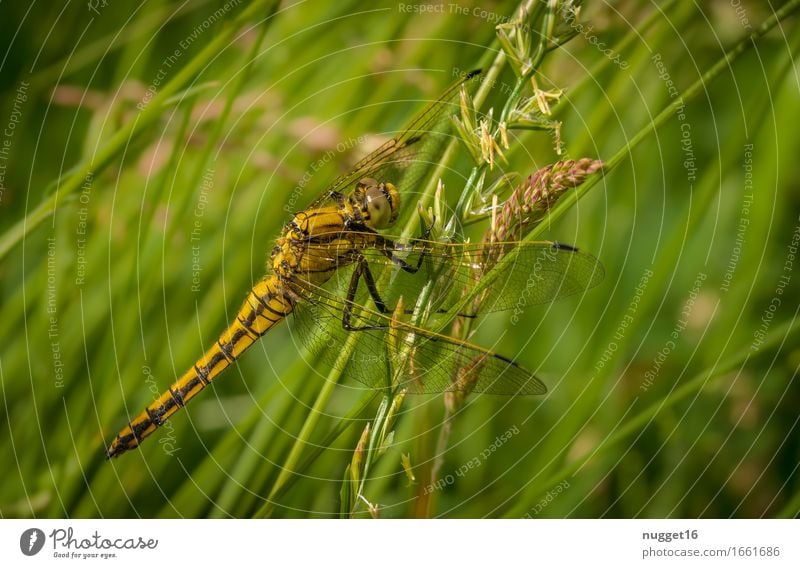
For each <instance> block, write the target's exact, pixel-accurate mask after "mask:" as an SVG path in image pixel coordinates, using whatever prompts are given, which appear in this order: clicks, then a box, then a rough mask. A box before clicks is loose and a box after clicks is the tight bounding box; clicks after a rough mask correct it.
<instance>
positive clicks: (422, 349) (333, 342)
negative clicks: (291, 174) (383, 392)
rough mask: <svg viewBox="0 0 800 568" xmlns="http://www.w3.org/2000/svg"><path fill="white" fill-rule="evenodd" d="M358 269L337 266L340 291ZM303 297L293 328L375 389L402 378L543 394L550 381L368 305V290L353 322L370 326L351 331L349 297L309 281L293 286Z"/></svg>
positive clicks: (424, 387)
mask: <svg viewBox="0 0 800 568" xmlns="http://www.w3.org/2000/svg"><path fill="white" fill-rule="evenodd" d="M348 272H350V270H346V269H345V270H339V271H337V280H338V282H337V283H336V284H335V285H334V288H342V287H346V285H347V284H348V282H347V281H348V280H349V278H348V277H347V276H346V273H348ZM292 288H293V289H294V291H295V292H296V293H297V294H298V295H301V296H302V298H303V301H301V302H299V303H298V304H297V306H296V308H295V312H294V314H293V316H292V326H293V328H294V329H295V330H296V332H297V334H298V336H299V337H300V338H301V340H302V342H303V343H305V344H306V345H309V347H310V348H311V349H312V350H313V351H315V352H320V353H321V354H322V357H323V359H324V360H325V361H326V362H327V363H328V364H329V365H331V366H334V367H338V368H340V369H341V370H342V371H343V372H344V373H345V375H347V376H350V377H352V378H353V379H355V380H357V381H358V382H360V383H362V384H364V385H366V386H367V387H369V388H371V389H374V388H381V387H383V386H385V385H386V384H387V378H388V377H392V376H400V377H402V378H403V379H402V382H401V383H400V386H401V387H403V388H406V389H408V392H409V393H412V394H423V393H440V392H445V391H466V392H473V391H474V392H482V393H487V394H497V395H539V394H544V393H545V392H546V391H547V388H546V387H545V385H544V383H542V381H540V380H539V379H538V378H536V377H535V376H533V375H532V374H531V373H530V372H529V371H527V370H525V369H523V368H522V367H520V366H519V365H517V364H516V363H515V362H514V361H512V360H510V359H507V358H505V357H502V356H500V355H498V354H496V353H492V352H491V351H488V350H486V349H483V348H481V347H477V346H475V345H471V344H469V343H467V342H462V341H458V340H455V339H453V338H451V337H447V336H444V335H439V334H436V333H433V332H431V331H428V330H424V329H421V328H419V327H416V326H413V325H411V324H408V323H405V322H399V321H393V320H392V318H391V317H390V316H386V315H383V314H381V313H378V312H377V311H375V310H374V309H369V308H366V307H364V305H363V304H362V303H363V302H364V294H363V293H362V294H360V296H359V300H358V301H357V302H354V305H353V316H352V319H351V322H350V324H351V325H352V326H354V327H369V328H371V329H366V330H362V331H350V330H346V329H344V327H343V326H342V317H343V312H344V309H345V300H344V299H342V296H340V293H342V292H340V291H334V292H331V291H329V290H327V288H328V286H327V285H326V289H323V288H320V287H317V286H314V285H313V284H310V283H308V282H306V281H303V280H299V279H298V280H296V281H295V282H294V283H293V284H292ZM348 341H353V342H354V346H353V348H352V352H351V354H350V355H349V357H347V358H346V359H343V358H342V353H343V349H344V346H345V345H347V343H348Z"/></svg>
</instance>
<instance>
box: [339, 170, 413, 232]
mask: <svg viewBox="0 0 800 568" xmlns="http://www.w3.org/2000/svg"><path fill="white" fill-rule="evenodd" d="M349 201H350V203H351V205H352V206H353V207H354V208H357V209H358V210H359V212H360V214H361V215H360V216H361V217H362V218H363V222H364V224H365V225H366V226H368V227H369V228H371V229H385V228H387V227H389V226H391V225H392V224H393V223H394V222H395V221H397V217H398V215H399V214H400V194H399V193H397V188H396V187H395V186H394V184H391V183H388V182H387V183H384V182H378V180H375V179H372V178H364V179H362V180H361V181H359V182H358V183H357V184H356V187H355V189H354V190H353V193H352V194H351V195H350V200H349Z"/></svg>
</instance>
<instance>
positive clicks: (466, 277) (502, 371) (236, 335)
mask: <svg viewBox="0 0 800 568" xmlns="http://www.w3.org/2000/svg"><path fill="white" fill-rule="evenodd" d="M478 75H479V72H473V73H471V74H469V75H467V76H466V77H465V78H464V79H462V80H461V81H459V82H457V83H456V84H455V85H453V86H451V87H450V88H449V89H448V90H447V91H446V92H445V94H444V95H443V96H442V97H441V98H439V99H438V100H437V101H435V102H434V103H432V104H431V105H429V106H428V107H427V108H426V109H424V110H423V111H422V112H421V113H420V114H419V115H417V117H416V118H415V119H414V120H413V121H412V122H411V123H410V124H409V125H408V127H407V128H406V129H405V130H404V131H402V132H401V133H400V134H398V135H397V136H395V137H394V138H392V139H391V140H389V141H388V142H386V143H385V144H383V145H382V146H380V147H379V148H378V149H376V150H375V151H373V152H372V153H371V154H369V155H368V156H367V157H365V158H364V159H362V160H361V161H359V162H358V163H357V164H356V165H355V167H354V168H353V169H351V170H350V171H349V172H348V173H346V174H344V175H342V176H341V177H339V178H338V179H337V180H335V181H334V182H333V183H332V184H331V185H330V186H328V187H327V188H326V190H325V191H324V193H323V194H322V196H321V197H320V198H319V199H317V200H316V201H314V202H313V203H312V204H311V205H310V206H308V207H307V208H306V209H304V210H303V211H300V212H299V213H296V214H295V215H294V216H293V217H292V219H291V220H290V221H289V223H288V224H287V225H286V226H285V227H284V229H283V231H282V233H281V235H280V237H279V238H278V239H277V241H276V244H275V246H274V248H273V249H272V252H271V255H270V258H269V261H268V263H267V274H266V275H265V276H264V277H263V278H262V279H261V280H260V281H259V282H258V283H256V284H255V286H253V287H252V289H251V290H250V291H249V293H248V295H247V298H246V299H245V301H244V304H243V305H242V307H241V308H240V309H239V311H238V313H237V314H236V317H235V318H234V319H233V321H232V322H231V324H230V325H229V326H228V328H227V329H226V330H225V331H223V332H222V334H221V335H220V336H219V338H218V339H217V341H216V342H215V343H214V344H213V345H212V346H211V348H210V349H209V350H208V351H207V352H206V353H205V354H204V355H203V356H202V357H200V359H198V360H197V361H196V362H195V363H194V365H192V366H191V367H190V368H189V369H188V371H186V373H184V374H183V375H182V376H181V377H180V378H178V380H177V381H175V383H174V384H172V385H171V386H170V387H169V388H168V389H167V390H166V391H165V392H164V393H163V394H162V395H161V396H159V397H158V398H157V399H156V400H155V401H154V402H153V403H152V404H150V405H149V406H147V407H146V408H145V409H144V410H143V411H142V412H141V413H140V414H139V415H138V416H136V417H134V418H133V419H132V420H131V421H130V422H129V423H128V425H127V426H125V427H124V428H123V429H122V431H121V432H120V433H119V434H118V435H117V436H116V437H115V438H114V440H113V441H112V443H111V445H110V446H109V448H108V450H107V455H108V457H114V456H118V455H120V454H121V453H123V452H125V451H127V450H130V449H133V448H136V447H137V446H139V444H140V443H141V442H142V441H143V440H144V439H145V438H147V437H148V436H150V435H152V434H153V433H154V432H155V431H156V430H157V429H158V428H159V427H160V426H161V425H162V424H164V422H165V421H166V420H167V419H169V418H170V417H171V416H172V415H173V414H174V413H175V412H177V411H178V410H179V409H181V408H183V407H184V406H186V404H187V403H188V402H189V401H190V400H191V399H193V398H194V397H195V396H196V395H197V394H199V393H200V391H202V390H203V389H204V388H205V387H207V386H208V385H209V384H210V383H211V382H212V381H213V380H214V379H215V378H216V377H218V376H219V375H220V374H221V373H222V372H223V371H224V370H225V369H226V368H227V367H229V366H230V365H231V364H232V363H233V362H235V361H236V360H237V359H238V358H239V357H240V356H241V355H242V353H244V351H245V350H246V349H247V348H249V347H250V346H251V345H253V343H254V342H255V341H256V340H257V339H259V338H260V337H261V336H263V335H264V334H266V333H267V332H268V331H269V330H270V329H272V328H273V327H275V326H276V325H278V324H279V323H280V322H282V321H283V320H284V319H287V317H288V316H290V315H292V319H294V320H295V321H294V324H295V325H296V327H297V330H298V334H299V335H300V336H301V337H303V338H304V340H305V341H307V342H308V343H310V344H311V345H312V346H317V347H320V346H327V348H325V349H322V352H323V354H324V355H325V356H327V357H328V358H329V359H330V361H331V362H332V363H333V364H343V365H346V372H347V374H348V375H350V376H352V377H354V378H355V379H357V380H358V381H360V382H361V383H363V384H365V385H367V386H368V387H369V388H378V387H380V385H381V381H382V380H384V379H382V377H385V374H386V373H385V370H384V369H385V367H386V366H387V365H392V364H398V363H399V364H401V365H402V366H403V371H404V373H405V375H406V376H407V378H406V379H405V380H404V381H403V382H402V383H401V386H402V387H403V388H406V389H407V390H408V391H409V392H412V393H414V392H418V393H436V392H443V391H447V390H453V389H459V388H461V387H460V386H459V385H460V384H461V383H460V381H458V380H457V379H456V377H457V376H459V374H461V376H463V373H464V370H465V369H466V370H468V371H471V372H473V373H474V374H475V375H476V379H475V380H473V381H472V384H471V385H470V387H469V388H470V391H474V392H483V393H489V394H505V395H518V394H521V395H536V394H543V393H544V392H546V390H547V389H546V387H545V385H544V384H543V383H542V381H540V380H539V379H538V378H537V377H535V376H534V375H533V374H531V373H530V372H528V371H526V370H525V369H524V368H522V367H521V366H519V365H518V364H517V363H516V362H515V361H514V360H513V359H510V358H507V357H504V356H502V355H499V354H497V353H494V352H492V351H489V350H487V349H484V348H482V347H479V346H476V345H472V344H470V343H468V342H466V341H462V340H460V339H456V338H453V337H449V336H447V335H443V334H440V333H436V332H434V331H431V330H429V329H424V328H421V327H417V326H416V325H414V324H413V323H410V322H404V321H400V322H398V321H397V319H396V318H395V317H393V310H394V307H395V306H396V305H397V303H398V302H400V301H401V298H402V301H405V303H406V304H405V305H413V304H411V303H410V301H413V300H414V299H415V298H416V297H417V296H419V294H420V291H421V290H422V289H423V288H426V289H427V294H428V296H429V298H428V299H429V300H430V301H431V302H434V303H435V304H436V305H437V306H438V309H439V310H445V309H447V307H448V306H449V305H453V304H454V303H455V302H456V301H457V299H458V298H459V297H460V295H461V294H462V293H463V291H464V290H468V289H470V287H472V286H474V285H476V284H477V282H478V281H480V279H481V278H482V276H483V275H484V274H485V272H486V271H487V270H488V268H489V267H488V265H487V263H486V262H484V260H483V259H484V258H485V257H484V252H485V250H484V249H485V247H484V245H482V244H478V243H475V244H473V243H452V242H449V243H448V242H440V241H435V240H429V239H412V240H410V241H408V240H407V241H406V242H403V240H402V239H399V238H396V237H392V236H388V235H386V234H384V233H381V232H379V231H384V230H386V229H388V228H390V227H391V226H392V225H393V224H394V223H395V222H396V221H397V219H398V216H399V215H400V211H401V194H407V193H410V192H411V191H412V190H413V189H414V187H415V186H416V185H417V184H418V183H419V181H420V179H421V178H422V176H423V175H424V174H425V173H426V171H427V169H428V168H429V166H430V164H432V163H435V162H436V161H437V160H438V158H439V157H440V155H441V152H442V150H443V147H444V146H445V145H446V142H447V140H448V137H447V135H446V129H447V126H448V125H449V116H450V115H451V114H453V113H454V112H455V109H456V108H457V103H456V101H455V99H456V98H457V94H458V92H459V90H460V89H461V87H462V85H464V84H465V83H466V82H467V81H469V80H471V79H473V78H474V77H476V76H478ZM492 247H493V251H494V252H493V254H495V255H496V254H497V251H498V250H501V251H503V252H504V253H505V252H507V253H509V254H515V255H516V257H515V260H514V262H513V263H512V265H511V268H510V269H508V270H507V271H506V273H505V274H503V275H501V276H500V277H498V278H497V279H496V280H495V281H494V282H493V283H492V286H491V287H490V288H489V289H488V290H486V291H485V293H484V297H483V298H482V302H481V306H482V307H481V311H494V310H504V309H511V308H513V307H514V306H515V305H518V304H519V302H520V298H524V302H525V304H526V305H533V304H541V303H546V302H550V301H552V300H554V299H556V298H559V297H563V296H567V295H570V294H575V293H578V292H581V291H584V290H586V289H587V288H590V287H592V286H594V285H596V284H597V283H598V282H599V281H600V279H601V278H602V272H603V271H602V266H601V265H600V263H599V262H598V261H597V260H596V259H595V258H594V257H592V256H591V255H589V254H586V253H583V252H581V251H579V250H577V249H575V248H573V247H570V246H567V245H562V244H559V243H554V242H525V241H520V242H508V243H493V244H492ZM379 271H380V275H381V276H387V272H388V278H387V280H388V281H389V282H390V286H387V287H386V289H384V290H382V289H381V285H380V283H381V282H383V281H384V280H383V279H379V278H378V277H377V276H376V274H379ZM461 315H467V316H474V315H477V314H465V313H461ZM390 329H394V330H395V331H399V332H401V333H402V334H403V335H404V337H405V338H406V340H407V341H408V342H409V343H413V346H412V347H411V348H410V350H407V351H406V355H407V356H406V357H405V358H404V360H403V361H400V362H398V361H392V356H391V353H390V351H391V350H390V349H388V348H387V335H388V334H387V330H390ZM352 333H358V334H359V335H358V338H357V339H358V341H357V346H356V348H355V351H354V352H353V354H352V356H351V357H349V358H347V360H346V361H345V362H344V363H342V362H341V358H339V357H335V355H338V354H339V353H340V349H331V348H330V347H331V346H332V345H340V344H341V342H342V341H346V339H347V337H348V336H349V335H351V334H352Z"/></svg>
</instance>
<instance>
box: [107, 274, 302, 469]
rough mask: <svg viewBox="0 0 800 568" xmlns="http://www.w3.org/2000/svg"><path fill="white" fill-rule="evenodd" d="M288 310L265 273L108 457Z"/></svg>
mask: <svg viewBox="0 0 800 568" xmlns="http://www.w3.org/2000/svg"><path fill="white" fill-rule="evenodd" d="M292 309H293V305H292V302H291V301H290V300H289V299H287V298H286V296H285V294H284V292H283V286H281V284H280V283H279V281H278V280H277V278H275V277H274V276H268V277H266V278H264V279H263V280H261V282H259V283H258V284H256V285H255V286H254V287H253V288H252V289H251V290H250V293H249V294H248V295H247V299H246V300H245V302H244V304H243V305H242V307H241V308H240V309H239V312H238V313H237V314H236V318H234V320H233V323H231V325H230V326H228V329H226V330H225V331H224V332H222V334H221V335H220V336H219V338H218V339H217V341H216V343H214V345H213V346H212V347H211V348H210V349H209V350H208V351H206V353H205V354H204V355H203V356H202V357H201V358H200V359H198V360H197V362H196V363H195V364H194V365H192V367H191V368H189V370H188V371H186V373H184V374H183V376H182V377H181V378H179V379H178V380H177V381H175V383H174V384H172V386H170V387H169V388H168V389H167V390H166V391H165V392H164V393H163V394H161V396H159V397H158V398H157V399H156V400H155V401H154V402H153V403H152V404H151V405H149V406H148V407H147V408H145V409H144V411H142V413H141V414H139V415H138V416H137V417H136V418H135V419H134V420H132V421H131V422H130V423H129V424H128V426H126V427H125V428H124V429H123V430H122V431H121V432H120V433H119V434H118V435H117V437H116V438H115V439H114V441H113V442H112V444H111V446H110V447H109V448H108V452H107V453H108V457H114V456H117V455H119V454H121V453H122V452H124V451H126V450H130V449H133V448H135V447H137V446H138V445H139V444H140V443H141V442H142V440H144V439H145V438H146V437H148V436H149V435H151V434H152V433H153V432H155V431H156V430H157V429H158V427H159V426H161V425H162V424H163V423H164V422H165V421H166V420H167V419H169V417H170V416H172V415H173V414H174V413H175V412H177V411H178V410H179V409H180V408H183V407H184V406H186V404H187V403H188V402H189V401H190V400H191V399H192V398H194V397H195V396H197V394H198V393H199V392H200V391H201V390H203V389H204V388H205V387H207V386H208V385H209V384H210V383H211V381H213V380H214V379H215V378H216V377H217V376H219V374H220V373H222V371H224V370H225V369H226V368H227V367H229V366H230V365H231V363H233V362H234V361H236V359H238V358H239V357H240V356H241V355H242V353H244V351H245V350H246V349H247V348H248V347H250V346H251V345H252V344H253V343H254V342H255V340H256V339H258V338H259V337H261V336H262V335H264V334H265V333H266V332H267V331H269V330H270V329H271V328H272V327H274V326H275V325H277V324H278V323H280V322H281V321H283V320H284V319H285V318H286V316H287V315H289V314H290V313H291V312H292Z"/></svg>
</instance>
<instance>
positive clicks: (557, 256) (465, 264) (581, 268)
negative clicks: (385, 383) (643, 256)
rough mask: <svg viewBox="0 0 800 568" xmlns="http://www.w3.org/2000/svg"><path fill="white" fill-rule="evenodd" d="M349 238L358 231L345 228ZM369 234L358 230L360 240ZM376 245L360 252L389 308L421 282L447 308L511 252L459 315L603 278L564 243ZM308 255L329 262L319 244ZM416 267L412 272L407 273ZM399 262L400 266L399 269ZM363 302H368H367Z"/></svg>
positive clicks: (537, 300)
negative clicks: (509, 259)
mask: <svg viewBox="0 0 800 568" xmlns="http://www.w3.org/2000/svg"><path fill="white" fill-rule="evenodd" d="M349 233H350V235H351V237H350V238H351V239H352V238H353V237H354V236H358V235H359V233H355V232H353V231H350V232H349ZM370 236H371V237H374V235H367V234H364V239H363V240H366V239H367V237H370ZM381 243H382V244H380V246H376V247H372V248H363V249H361V250H359V254H361V255H363V256H364V257H365V258H366V260H367V262H368V265H369V267H370V269H371V271H372V273H373V276H374V277H375V278H376V280H377V281H378V282H379V286H378V293H379V294H380V296H381V298H382V299H383V300H384V302H385V303H386V305H387V307H389V308H391V307H392V306H395V305H396V304H397V301H398V299H399V298H400V296H402V297H403V299H404V301H405V304H406V305H407V306H409V305H411V306H413V305H414V303H415V301H416V298H417V297H418V296H419V294H420V293H421V292H422V290H423V289H425V288H426V287H428V288H429V290H428V293H429V297H430V302H431V305H432V306H433V307H434V308H435V309H437V310H445V311H446V310H448V309H450V308H451V307H452V306H453V305H455V304H456V303H457V302H460V300H461V298H462V297H463V296H464V294H465V293H466V292H468V291H470V290H472V289H474V287H475V286H477V285H478V283H479V282H480V281H481V279H482V278H483V277H484V276H485V275H486V273H487V271H488V270H490V268H491V266H493V265H494V264H495V262H496V259H497V258H498V255H503V256H505V255H514V257H513V260H512V262H511V263H510V264H509V266H508V269H507V270H505V271H504V272H503V273H502V274H500V275H499V276H498V277H497V278H496V279H495V280H494V282H492V284H491V286H489V288H488V289H487V290H486V291H485V292H484V293H483V294H482V295H481V297H479V298H477V301H476V302H475V303H473V304H472V305H471V306H467V307H465V308H463V309H462V311H461V313H462V314H463V315H468V316H474V315H477V314H478V313H487V312H495V311H502V310H511V309H524V308H526V307H527V306H532V305H539V304H545V303H549V302H552V301H554V300H557V299H559V298H564V297H567V296H571V295H573V294H577V293H580V292H582V291H584V290H587V289H589V288H592V287H594V286H596V285H597V284H599V283H600V281H601V280H602V279H603V275H604V271H603V266H602V264H601V263H600V261H598V260H597V259H596V258H595V257H593V256H592V255H590V254H587V253H585V252H582V251H580V250H578V249H576V248H574V247H571V246H569V245H564V244H561V243H556V242H551V241H541V242H501V243H493V244H492V245H491V249H490V250H489V251H487V249H486V247H485V245H483V244H481V243H474V244H473V243H440V242H434V241H426V240H420V239H416V240H413V241H411V242H409V243H405V244H403V243H398V242H397V241H395V240H393V239H392V237H383V238H382V239H381ZM306 254H307V255H308V256H309V257H312V258H318V259H319V260H320V261H321V262H325V263H330V262H335V260H336V259H332V258H330V257H329V256H328V253H327V251H326V249H325V248H324V247H309V249H308V251H307V253H306ZM417 266H419V269H418V270H417V271H416V272H409V270H408V268H411V269H412V270H413V269H414V268H416V267H417ZM403 267H406V269H404V268H403ZM367 305H370V304H369V303H368V304H367Z"/></svg>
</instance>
